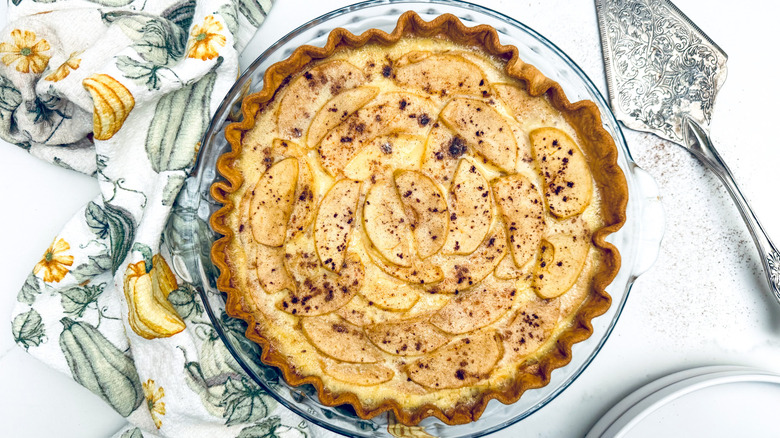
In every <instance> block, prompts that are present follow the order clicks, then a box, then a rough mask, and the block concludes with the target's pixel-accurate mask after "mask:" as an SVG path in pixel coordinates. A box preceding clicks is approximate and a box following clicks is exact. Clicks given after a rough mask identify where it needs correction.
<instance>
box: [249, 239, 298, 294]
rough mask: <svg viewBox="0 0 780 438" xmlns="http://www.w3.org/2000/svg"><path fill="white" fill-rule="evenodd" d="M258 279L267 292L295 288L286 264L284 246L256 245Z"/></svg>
mask: <svg viewBox="0 0 780 438" xmlns="http://www.w3.org/2000/svg"><path fill="white" fill-rule="evenodd" d="M254 250H255V260H256V263H257V266H256V267H255V272H256V273H257V280H258V281H259V283H260V287H262V288H263V290H264V291H265V292H266V293H269V294H272V293H275V292H279V291H280V290H284V289H289V290H292V289H294V288H295V283H294V282H293V279H292V277H291V276H290V274H289V273H288V272H287V268H285V266H284V254H285V251H284V248H282V247H270V246H266V245H263V244H257V245H254Z"/></svg>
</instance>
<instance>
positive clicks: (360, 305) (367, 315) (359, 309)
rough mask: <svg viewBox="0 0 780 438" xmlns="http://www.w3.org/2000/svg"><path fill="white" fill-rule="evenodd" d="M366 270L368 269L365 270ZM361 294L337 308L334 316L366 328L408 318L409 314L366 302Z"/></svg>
mask: <svg viewBox="0 0 780 438" xmlns="http://www.w3.org/2000/svg"><path fill="white" fill-rule="evenodd" d="M366 269H367V270H368V267H367V268H366ZM362 292H363V291H362V290H361V293H359V294H357V295H355V297H354V298H352V300H350V302H348V303H347V304H345V305H343V306H342V307H339V309H338V310H336V311H335V312H333V313H335V314H336V315H338V316H340V317H342V318H344V319H345V320H346V321H348V322H349V323H350V324H354V325H356V326H359V327H366V326H370V325H374V324H377V323H380V322H388V321H399V320H401V319H403V318H409V314H410V312H397V311H392V310H384V309H382V308H380V307H379V306H376V305H374V303H373V302H371V301H368V300H367V299H366V298H365V297H363V296H362Z"/></svg>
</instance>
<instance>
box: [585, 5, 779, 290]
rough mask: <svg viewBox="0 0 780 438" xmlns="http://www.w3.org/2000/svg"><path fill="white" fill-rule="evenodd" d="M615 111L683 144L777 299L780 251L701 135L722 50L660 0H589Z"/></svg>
mask: <svg viewBox="0 0 780 438" xmlns="http://www.w3.org/2000/svg"><path fill="white" fill-rule="evenodd" d="M595 2H596V12H597V14H598V22H599V30H600V34H601V47H602V50H603V55H604V64H605V66H606V72H607V86H608V89H609V96H610V100H611V104H612V110H613V112H614V113H615V116H616V117H617V118H618V119H619V120H621V121H622V122H623V123H624V124H625V125H626V126H627V127H629V128H631V129H635V130H639V131H647V132H652V133H653V134H656V135H658V136H660V137H662V138H665V139H667V140H670V141H672V142H674V143H677V144H679V145H680V146H682V147H684V148H685V149H687V150H688V151H689V152H690V153H691V154H693V155H694V156H695V157H696V158H698V159H699V160H700V161H701V162H702V163H704V164H705V165H706V166H707V167H709V168H710V169H711V170H712V171H713V172H715V175H717V176H718V178H719V179H720V180H721V182H722V183H723V185H724V186H725V187H726V189H727V191H728V192H729V194H730V195H731V198H732V199H733V200H734V203H735V204H737V208H738V209H739V212H740V214H741V215H742V218H743V219H744V220H745V223H746V224H747V226H748V230H749V231H750V235H751V236H752V237H753V241H754V242H755V244H756V247H757V248H758V252H759V253H760V255H761V261H762V264H763V267H764V273H765V274H766V278H767V281H768V282H769V286H770V288H771V290H772V293H773V294H774V296H775V298H776V299H777V300H778V301H780V253H779V252H778V251H777V248H776V247H775V246H774V244H773V243H772V241H771V240H770V239H769V236H767V235H766V233H765V232H764V229H763V228H762V227H761V224H760V223H759V221H758V219H757V218H756V216H755V214H754V213H753V211H752V210H751V209H750V206H749V205H748V202H747V200H746V199H745V197H744V196H743V195H742V193H741V192H740V190H739V188H738V187H737V184H736V183H735V182H734V177H733V176H732V174H731V171H730V170H729V168H728V167H727V166H726V164H725V163H724V162H723V160H722V159H721V157H720V154H718V151H717V150H715V147H714V146H713V145H712V141H711V140H710V137H709V135H708V133H707V128H708V127H709V124H710V118H711V116H712V109H713V106H714V104H715V96H716V94H717V92H718V90H719V89H720V87H721V86H722V85H723V83H724V82H725V80H726V71H727V70H726V60H727V56H726V53H725V52H723V50H721V48H720V47H718V45H717V44H715V43H714V42H713V41H712V40H710V39H709V37H707V35H706V34H704V32H702V31H701V29H699V28H698V27H697V26H696V25H695V24H694V23H693V22H691V20H690V19H689V18H688V17H686V16H685V14H683V13H682V12H681V11H680V10H679V9H677V7H676V6H675V5H674V4H672V3H671V2H670V1H668V0H595Z"/></svg>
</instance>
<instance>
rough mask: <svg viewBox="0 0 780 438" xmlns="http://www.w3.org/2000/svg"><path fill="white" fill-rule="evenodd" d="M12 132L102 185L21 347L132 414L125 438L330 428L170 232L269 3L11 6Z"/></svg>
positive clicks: (69, 229)
mask: <svg viewBox="0 0 780 438" xmlns="http://www.w3.org/2000/svg"><path fill="white" fill-rule="evenodd" d="M12 3H13V5H12V6H10V24H9V25H8V27H6V28H5V29H4V30H3V31H2V32H1V33H0V137H1V138H3V139H4V140H6V141H9V142H11V143H15V144H17V145H19V146H21V147H23V148H25V149H27V150H29V152H30V153H31V154H33V155H35V156H38V157H41V158H43V159H45V160H48V161H50V162H52V163H56V164H58V165H60V166H64V167H67V168H71V169H74V170H77V171H80V172H84V173H87V174H90V175H93V176H94V177H95V178H96V179H97V181H98V184H99V186H100V191H101V194H100V196H98V197H97V198H96V199H94V200H93V201H91V202H89V204H88V205H86V206H84V207H83V208H82V209H81V210H80V211H79V212H78V213H77V214H76V215H75V217H74V218H73V219H71V220H70V221H69V222H68V223H67V224H66V225H65V227H64V229H63V230H62V232H61V233H60V234H59V235H58V236H57V237H55V238H54V241H53V243H52V244H51V246H50V247H49V248H48V249H46V250H45V251H44V253H43V256H42V257H41V260H40V261H39V262H38V263H37V264H36V265H35V267H34V268H33V270H32V273H31V274H30V276H29V277H28V279H27V281H26V283H25V284H24V286H23V287H22V289H21V291H20V292H19V295H18V305H17V306H16V308H15V309H14V311H13V313H12V331H13V336H14V337H15V340H16V342H17V343H18V344H19V345H20V346H22V347H23V348H25V349H27V351H29V352H30V353H31V354H32V355H34V356H36V357H38V358H39V359H41V360H42V361H44V362H46V363H47V364H50V365H51V366H52V367H54V368H56V369H58V370H60V371H62V372H64V373H66V374H68V375H70V376H72V377H73V379H75V380H76V381H77V382H79V383H80V384H82V385H83V386H85V387H87V388H88V389H90V390H91V391H93V392H94V393H95V394H97V395H98V396H100V397H101V398H103V400H105V401H106V402H107V403H109V404H110V405H111V406H112V407H113V408H114V409H115V410H116V411H117V412H119V413H120V414H121V415H122V416H124V417H126V418H127V420H128V427H127V428H126V429H125V430H123V431H121V432H120V433H119V434H118V435H117V436H122V437H123V438H128V437H132V438H138V437H142V436H146V437H149V436H166V437H183V436H186V437H199V436H203V437H235V436H239V437H261V436H262V437H272V436H280V437H281V436H289V437H297V436H322V435H327V434H328V433H327V432H325V431H324V430H323V429H318V428H316V427H312V426H308V425H307V424H306V423H305V422H304V421H303V420H302V419H301V418H300V417H298V416H296V415H295V414H293V413H292V412H290V411H288V410H286V409H285V408H284V407H282V406H280V405H278V404H277V403H276V402H275V400H274V399H273V398H271V397H270V396H269V395H268V394H266V393H265V392H264V391H263V390H262V389H261V388H260V387H258V386H257V385H256V384H255V383H254V382H253V381H252V380H250V378H249V377H247V376H246V375H245V374H244V372H243V371H242V369H241V368H240V367H239V365H238V364H237V363H236V362H235V360H234V359H233V357H232V356H231V355H230V354H229V352H228V351H227V349H226V347H225V346H224V345H223V344H222V342H221V341H220V340H219V338H218V336H217V334H216V332H215V329H214V327H213V326H212V324H211V322H210V320H209V319H208V317H207V316H206V315H205V314H204V309H203V304H202V302H201V301H200V298H199V296H198V295H197V294H196V293H195V289H194V287H193V286H192V285H189V284H187V283H185V282H183V281H182V280H181V279H179V278H177V277H176V276H175V275H174V274H173V272H172V270H171V269H170V267H169V260H170V255H169V254H167V253H166V251H165V250H164V248H162V247H164V245H163V246H162V247H161V240H162V237H161V236H162V233H163V230H164V228H165V225H166V223H167V222H168V220H169V218H170V217H171V214H172V208H173V206H174V200H175V198H176V196H177V194H178V192H179V191H180V188H181V187H182V184H183V182H184V179H185V178H186V176H187V174H188V172H189V171H190V169H191V167H192V165H193V161H194V158H195V156H196V154H197V151H198V148H199V146H200V143H199V142H200V139H201V136H202V135H203V133H204V131H205V129H206V126H207V124H208V122H209V120H210V118H211V115H212V114H213V113H214V111H216V108H217V106H218V105H219V104H220V102H221V100H222V97H223V96H224V95H225V94H226V92H227V91H228V90H229V89H230V87H231V86H232V84H233V82H234V80H235V78H236V76H237V74H238V53H239V51H240V50H241V49H242V48H243V46H244V44H245V43H246V42H247V41H248V39H249V38H250V37H251V36H252V34H253V33H254V31H255V30H256V28H257V27H258V26H259V25H260V24H261V23H262V22H263V19H264V18H265V16H266V13H267V12H268V10H269V8H270V6H271V3H270V0H155V1H147V0H90V1H83V0H77V1H63V0H57V1H56V2H52V1H46V2H31V1H21V0H13V2H12Z"/></svg>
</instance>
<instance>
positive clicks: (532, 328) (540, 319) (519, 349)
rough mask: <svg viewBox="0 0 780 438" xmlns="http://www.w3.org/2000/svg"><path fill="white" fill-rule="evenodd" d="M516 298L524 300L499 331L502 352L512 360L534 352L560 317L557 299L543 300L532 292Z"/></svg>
mask: <svg viewBox="0 0 780 438" xmlns="http://www.w3.org/2000/svg"><path fill="white" fill-rule="evenodd" d="M518 299H522V300H524V302H523V303H522V304H521V305H520V307H519V308H518V310H517V313H516V315H515V318H514V320H512V322H511V323H509V325H508V326H507V328H506V329H505V330H504V331H503V332H502V333H501V334H502V338H503V342H504V354H505V355H507V357H508V358H510V359H511V360H513V361H515V360H517V359H518V358H521V357H523V356H527V355H529V354H532V353H534V352H535V351H536V350H538V349H539V347H541V346H542V345H543V344H544V343H545V342H547V340H548V339H550V336H551V335H552V332H553V329H555V325H556V324H557V323H558V319H559V318H560V310H559V302H558V300H557V299H553V300H545V299H541V298H538V297H537V296H536V295H534V294H533V293H529V294H526V295H524V296H523V297H520V298H518Z"/></svg>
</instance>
